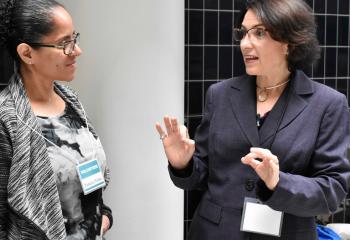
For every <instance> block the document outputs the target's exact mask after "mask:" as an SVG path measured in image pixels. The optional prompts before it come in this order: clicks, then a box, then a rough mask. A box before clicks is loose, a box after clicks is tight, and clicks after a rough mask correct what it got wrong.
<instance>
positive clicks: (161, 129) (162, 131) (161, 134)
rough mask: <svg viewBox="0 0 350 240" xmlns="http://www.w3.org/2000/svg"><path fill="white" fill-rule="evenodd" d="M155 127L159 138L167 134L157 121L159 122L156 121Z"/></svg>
mask: <svg viewBox="0 0 350 240" xmlns="http://www.w3.org/2000/svg"><path fill="white" fill-rule="evenodd" d="M156 129H157V131H158V133H159V138H160V139H161V140H163V139H164V138H165V137H166V136H167V134H166V133H165V131H164V130H163V128H162V126H160V123H159V122H156Z"/></svg>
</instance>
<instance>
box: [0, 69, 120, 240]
mask: <svg viewBox="0 0 350 240" xmlns="http://www.w3.org/2000/svg"><path fill="white" fill-rule="evenodd" d="M55 91H56V92H57V93H58V94H59V95H60V96H61V97H62V99H63V100H64V101H65V102H66V103H67V104H69V105H70V107H72V109H73V110H74V111H75V112H76V113H77V115H78V116H79V117H80V118H81V119H82V121H84V113H83V109H82V107H81V106H82V105H81V104H80V102H79V100H78V99H77V96H76V94H75V93H74V92H73V91H72V90H71V89H70V88H69V87H67V86H64V85H61V84H59V83H55ZM16 112H17V113H16ZM20 119H21V120H20ZM24 123H26V124H27V125H29V126H31V128H33V129H35V130H36V131H38V132H41V128H40V126H39V124H38V121H37V118H36V116H35V115H34V113H33V111H32V109H31V107H30V103H29V100H28V97H27V95H26V92H25V88H24V86H23V83H22V80H21V77H20V76H19V74H14V75H13V76H12V78H11V79H10V83H9V85H8V87H7V88H5V89H4V90H3V91H2V92H1V93H0V149H1V154H0V239H11V240H14V239H16V240H17V239H28V240H29V239H36V240H37V239H49V240H51V239H52V240H63V239H66V231H65V224H64V219H63V216H62V209H61V205H60V200H59V195H58V191H57V186H56V181H55V175H54V173H53V170H52V168H51V165H50V159H49V156H48V153H47V146H46V143H45V140H44V139H43V138H42V137H41V136H39V135H38V134H35V133H33V131H32V130H31V129H30V128H28V126H26V124H24ZM88 125H89V129H90V131H91V132H92V133H93V134H94V135H95V136H96V133H95V130H94V129H93V127H92V126H91V124H90V122H89V123H88ZM105 179H106V182H107V183H108V182H109V170H108V169H107V170H106V171H105ZM87 196H88V195H87ZM90 198H91V199H90V200H89V201H88V202H91V201H95V202H97V203H98V204H99V205H101V208H102V209H101V210H102V212H103V214H105V215H107V216H108V217H109V218H110V220H111V223H112V221H113V219H112V215H111V210H110V209H109V208H108V207H106V206H105V205H103V202H102V191H99V192H97V191H96V194H95V195H94V196H92V195H91V196H90Z"/></svg>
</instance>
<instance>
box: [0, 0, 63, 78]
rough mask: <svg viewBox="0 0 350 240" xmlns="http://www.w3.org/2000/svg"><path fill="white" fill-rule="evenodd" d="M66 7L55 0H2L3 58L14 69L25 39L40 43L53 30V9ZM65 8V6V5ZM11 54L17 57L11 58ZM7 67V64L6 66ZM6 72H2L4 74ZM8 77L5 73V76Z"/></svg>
mask: <svg viewBox="0 0 350 240" xmlns="http://www.w3.org/2000/svg"><path fill="white" fill-rule="evenodd" d="M56 7H63V5H62V4H60V3H58V2H56V1H54V0H1V2H0V49H1V52H0V59H1V60H2V64H4V63H6V62H7V63H8V64H9V66H8V67H9V68H12V66H11V63H12V65H13V60H15V61H16V62H17V63H19V56H18V54H17V46H18V45H19V44H20V43H23V42H40V40H41V39H42V37H44V36H46V35H48V34H50V33H51V32H52V31H53V27H54V25H53V24H52V21H53V18H52V12H53V9H54V8H56ZM63 8H64V7H63ZM9 56H11V58H12V59H13V60H10V59H8V58H9ZM2 68H5V69H6V66H2ZM0 74H2V73H0ZM1 77H2V78H4V76H1Z"/></svg>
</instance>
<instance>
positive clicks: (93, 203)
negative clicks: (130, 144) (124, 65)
mask: <svg viewBox="0 0 350 240" xmlns="http://www.w3.org/2000/svg"><path fill="white" fill-rule="evenodd" d="M0 4H1V5H0V13H1V14H0V43H1V45H2V46H3V47H4V48H5V49H7V52H8V53H9V55H10V56H11V57H12V58H11V59H12V60H13V63H14V73H13V75H12V77H11V79H10V81H9V85H8V86H7V87H6V88H5V89H4V90H3V91H2V92H1V93H0V152H1V153H0V239H11V240H17V239H18V240H19V239H22V240H33V239H35V240H39V239H57V240H65V239H71V240H73V239H74V240H92V239H102V235H103V234H104V233H105V232H106V231H107V230H108V229H109V228H110V227H111V226H112V222H113V218H112V212H111V210H110V208H108V207H107V206H106V205H104V204H103V200H102V191H103V189H104V188H105V187H106V184H107V183H108V181H109V171H108V168H107V166H106V157H105V153H104V151H103V148H102V145H101V142H100V140H99V138H98V136H97V134H96V132H95V130H94V128H93V127H92V125H91V123H90V121H89V120H88V118H87V116H86V114H85V111H84V109H83V106H82V104H81V103H80V102H79V100H78V98H77V96H76V94H75V92H74V91H73V90H71V89H70V88H69V87H67V86H65V85H63V84H61V83H58V82H56V80H59V81H63V82H69V81H71V80H72V79H73V78H74V74H75V70H76V67H77V66H76V65H77V63H76V61H77V58H78V57H79V56H80V54H81V52H82V51H81V49H80V47H79V46H78V39H79V33H78V32H76V31H75V29H74V26H73V22H72V18H71V16H70V15H69V13H68V12H67V11H66V9H65V8H64V7H63V6H62V5H61V4H60V3H58V2H56V1H54V0H5V1H2V2H1V3H0ZM0 54H3V53H0Z"/></svg>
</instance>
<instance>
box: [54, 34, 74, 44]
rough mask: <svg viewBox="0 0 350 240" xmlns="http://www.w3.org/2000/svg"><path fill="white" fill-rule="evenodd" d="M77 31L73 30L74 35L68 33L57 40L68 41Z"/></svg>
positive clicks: (59, 41)
mask: <svg viewBox="0 0 350 240" xmlns="http://www.w3.org/2000/svg"><path fill="white" fill-rule="evenodd" d="M76 33H77V32H76V31H73V34H72V35H66V36H64V37H61V38H59V39H57V41H56V42H58V43H61V42H63V41H66V40H68V41H69V40H72V36H74V35H75V34H76Z"/></svg>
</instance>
